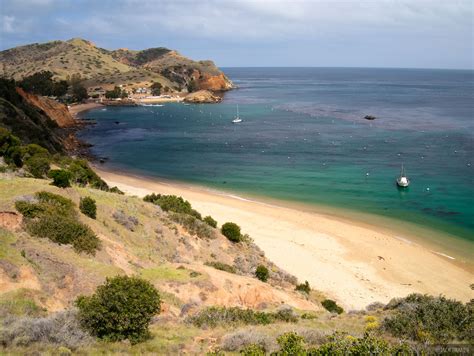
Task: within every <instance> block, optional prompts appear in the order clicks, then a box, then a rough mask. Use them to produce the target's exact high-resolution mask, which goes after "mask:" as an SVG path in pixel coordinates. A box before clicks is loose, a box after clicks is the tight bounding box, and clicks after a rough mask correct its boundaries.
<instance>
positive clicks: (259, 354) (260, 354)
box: [240, 344, 265, 356]
mask: <svg viewBox="0 0 474 356" xmlns="http://www.w3.org/2000/svg"><path fill="white" fill-rule="evenodd" d="M240 354H241V355H242V356H265V349H264V348H263V347H262V346H260V345H257V344H250V345H248V346H246V347H245V348H244V349H242V350H241V351H240Z"/></svg>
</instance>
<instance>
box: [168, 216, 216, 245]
mask: <svg viewBox="0 0 474 356" xmlns="http://www.w3.org/2000/svg"><path fill="white" fill-rule="evenodd" d="M170 218H171V220H173V221H174V222H177V223H178V224H180V225H182V226H183V227H184V229H185V230H186V231H187V232H188V233H190V234H191V235H196V236H197V237H199V238H202V239H213V238H215V237H216V234H215V232H214V230H213V229H212V228H211V227H210V226H209V225H208V224H206V223H205V222H202V221H201V220H199V219H197V218H195V217H194V216H191V215H188V214H179V213H172V214H170Z"/></svg>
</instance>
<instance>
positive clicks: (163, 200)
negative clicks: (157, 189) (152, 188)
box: [143, 193, 202, 220]
mask: <svg viewBox="0 0 474 356" xmlns="http://www.w3.org/2000/svg"><path fill="white" fill-rule="evenodd" d="M143 200H144V201H146V202H150V203H153V204H156V205H158V206H159V207H160V208H161V209H163V211H172V212H174V213H179V214H188V215H191V216H194V217H195V218H196V219H198V220H202V217H201V214H200V213H199V212H197V211H196V210H194V209H193V208H192V207H191V203H190V202H189V201H187V200H184V199H183V198H182V197H178V196H176V195H161V194H155V193H152V194H149V195H146V196H145V197H144V198H143Z"/></svg>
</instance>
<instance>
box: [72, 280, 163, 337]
mask: <svg viewBox="0 0 474 356" xmlns="http://www.w3.org/2000/svg"><path fill="white" fill-rule="evenodd" d="M76 305H77V307H78V308H79V319H80V322H81V325H82V326H83V327H84V328H86V329H87V330H88V331H89V332H90V333H92V334H93V335H94V336H97V337H98V338H101V339H104V340H107V341H119V340H125V339H128V340H130V342H131V343H132V344H134V343H137V342H141V341H144V340H146V339H148V338H149V337H150V333H149V331H148V325H149V323H150V321H151V319H152V317H153V316H154V315H155V314H157V313H159V312H160V310H161V300H160V295H159V293H158V291H157V290H156V288H155V287H153V285H152V284H151V283H150V282H148V281H145V280H143V279H140V278H137V277H127V276H117V277H114V278H108V279H107V281H106V282H105V284H103V285H101V286H99V287H97V290H96V292H95V293H94V294H93V295H92V296H89V297H86V296H81V297H79V298H78V299H77V300H76Z"/></svg>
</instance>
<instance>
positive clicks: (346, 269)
mask: <svg viewBox="0 0 474 356" xmlns="http://www.w3.org/2000/svg"><path fill="white" fill-rule="evenodd" d="M94 169H95V171H96V172H97V173H98V174H99V175H100V176H101V177H102V178H103V179H104V180H105V181H106V182H107V183H108V184H110V185H116V186H117V187H118V188H119V189H121V190H122V191H124V192H126V193H128V194H131V195H137V196H140V197H143V196H144V195H146V194H149V193H151V192H157V193H162V194H174V195H179V196H182V197H183V198H184V199H186V200H189V201H190V202H191V204H192V205H193V207H194V208H195V209H196V210H198V211H199V212H201V213H202V214H203V216H205V215H211V216H213V217H214V218H215V219H216V220H217V221H218V222H219V224H222V223H224V222H226V221H233V222H236V223H237V224H239V225H240V226H241V227H242V231H243V233H248V234H249V235H250V236H251V237H252V238H253V239H254V241H255V243H256V244H257V245H258V246H259V247H260V248H262V250H263V251H265V254H266V256H267V257H268V258H269V259H270V260H272V261H273V262H274V263H276V264H277V265H279V266H280V267H281V268H283V269H285V270H287V271H288V272H289V273H291V274H294V275H295V276H296V277H298V279H299V281H300V282H303V281H305V280H308V281H309V283H310V285H311V286H312V287H313V288H314V289H316V290H320V291H322V292H323V293H325V294H326V295H327V296H328V297H329V298H333V299H336V300H338V302H339V303H341V304H342V305H343V306H345V307H346V308H349V309H362V308H364V307H365V306H367V305H368V304H370V303H372V302H375V301H379V302H384V303H386V302H388V301H389V300H390V299H391V298H394V297H402V296H406V295H407V294H409V293H413V292H418V293H428V294H433V295H438V294H440V293H442V294H444V295H446V296H447V297H452V298H456V299H460V300H463V301H468V300H470V298H471V292H472V291H471V290H470V287H469V285H470V284H471V283H472V281H473V270H472V268H470V266H468V265H466V266H461V265H460V263H459V261H457V260H453V258H454V257H452V256H450V255H448V254H445V253H443V252H441V251H435V250H432V249H430V247H429V246H428V245H425V244H420V243H418V239H417V238H415V237H413V236H411V235H409V236H408V237H406V236H407V234H403V235H404V237H400V236H398V234H397V233H395V232H393V231H391V229H390V228H389V227H385V226H378V225H376V224H373V223H372V220H371V223H370V224H369V223H367V222H365V221H360V219H357V220H356V219H352V218H346V217H344V218H341V217H338V216H333V214H332V212H331V209H329V213H325V212H316V211H312V210H311V209H305V208H303V207H299V206H296V204H286V203H285V202H282V201H278V202H277V204H273V201H269V200H267V199H265V200H263V201H261V200H254V199H247V198H243V197H240V196H238V195H234V194H232V193H226V192H220V191H214V190H212V189H207V188H206V187H200V186H193V185H187V184H186V183H179V182H168V181H166V182H165V181H163V180H160V179H155V178H149V177H142V176H138V175H133V173H127V172H123V171H120V170H114V169H110V168H109V169H107V168H104V167H97V166H94ZM267 202H268V203H267ZM322 208H324V207H320V208H319V209H322ZM412 237H413V238H412ZM463 267H464V268H463Z"/></svg>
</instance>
